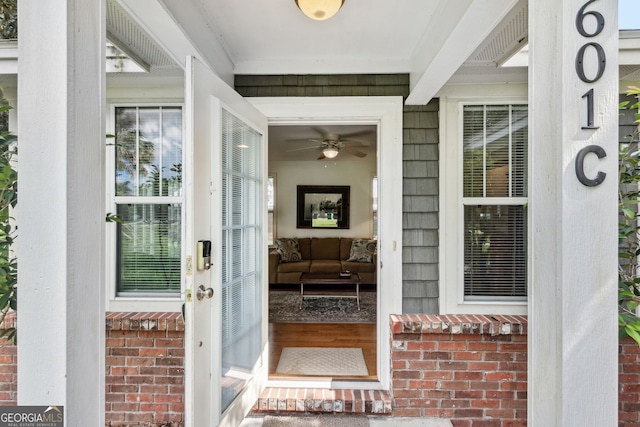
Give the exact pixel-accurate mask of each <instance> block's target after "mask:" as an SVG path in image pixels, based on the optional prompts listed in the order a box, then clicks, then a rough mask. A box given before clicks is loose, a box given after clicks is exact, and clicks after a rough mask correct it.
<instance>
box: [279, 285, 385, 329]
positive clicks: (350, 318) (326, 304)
mask: <svg viewBox="0 0 640 427" xmlns="http://www.w3.org/2000/svg"><path fill="white" fill-rule="evenodd" d="M269 322H271V323H284V322H304V323H376V292H360V311H358V306H357V304H356V300H355V298H309V299H305V300H304V303H303V304H302V310H301V309H300V292H297V291H270V292H269Z"/></svg>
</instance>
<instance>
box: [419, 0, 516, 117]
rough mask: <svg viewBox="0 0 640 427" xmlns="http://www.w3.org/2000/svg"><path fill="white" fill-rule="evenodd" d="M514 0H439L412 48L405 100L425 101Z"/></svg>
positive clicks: (489, 30)
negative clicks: (421, 34)
mask: <svg viewBox="0 0 640 427" xmlns="http://www.w3.org/2000/svg"><path fill="white" fill-rule="evenodd" d="M518 1H519V0H462V1H456V2H455V3H454V2H442V3H441V4H440V6H439V10H438V11H437V12H436V13H435V15H434V18H433V20H432V21H433V25H429V30H428V31H427V32H426V33H425V34H424V35H423V37H422V39H421V41H420V43H419V44H418V46H417V48H416V50H415V52H414V55H413V57H414V58H415V59H414V61H415V62H414V67H413V71H412V72H411V73H410V81H411V93H410V94H409V97H408V98H407V100H406V104H407V105H423V104H427V103H428V102H429V101H430V100H431V99H432V98H433V97H434V95H435V94H436V93H437V92H438V91H439V90H440V88H442V86H444V85H445V83H447V81H448V80H449V78H450V77H451V76H452V75H453V74H454V73H455V72H456V70H458V68H459V67H460V66H461V65H462V64H464V62H465V61H466V60H467V59H468V58H469V56H470V55H471V54H472V53H473V52H474V51H475V50H476V49H477V48H478V46H480V44H482V43H483V42H484V41H485V39H486V38H487V37H488V36H489V35H490V34H491V33H492V32H493V30H494V29H495V28H496V27H497V26H498V25H499V24H500V22H502V20H503V18H504V17H505V16H506V15H507V14H508V13H509V11H511V9H512V8H513V7H514V6H515V5H516V4H517V3H518ZM454 4H455V7H454Z"/></svg>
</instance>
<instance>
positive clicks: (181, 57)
mask: <svg viewBox="0 0 640 427" xmlns="http://www.w3.org/2000/svg"><path fill="white" fill-rule="evenodd" d="M116 1H117V2H118V4H119V5H120V6H121V7H122V8H123V9H124V10H125V11H126V12H127V13H128V14H129V15H131V17H132V18H133V19H134V20H135V21H136V22H137V23H138V25H140V27H141V28H142V29H143V30H144V31H145V32H146V33H147V34H148V35H149V37H151V38H152V39H153V40H154V41H155V42H156V43H157V44H158V45H159V46H161V47H162V49H163V50H164V51H165V52H166V53H167V55H168V56H169V57H170V58H171V59H172V60H173V61H175V63H176V64H178V65H180V67H182V68H183V69H185V68H186V64H185V60H186V58H187V56H194V57H196V58H198V59H200V60H201V61H202V62H204V63H205V64H207V65H208V66H209V68H211V69H212V70H213V71H214V72H215V73H216V74H217V75H218V76H219V77H220V78H221V79H222V80H223V81H224V82H225V83H227V84H228V85H230V86H233V74H234V73H233V63H232V62H231V60H230V59H229V56H228V55H227V54H226V53H225V52H224V49H223V48H222V46H221V45H220V43H219V42H218V39H217V37H216V36H215V34H214V33H213V31H212V30H211V28H210V27H209V26H208V25H207V23H206V22H205V20H204V18H203V14H202V13H201V12H200V11H199V10H198V9H197V7H195V6H194V5H193V3H192V2H191V1H187V0H116ZM181 23H182V25H181Z"/></svg>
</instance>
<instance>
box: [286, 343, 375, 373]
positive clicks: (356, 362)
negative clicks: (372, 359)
mask: <svg viewBox="0 0 640 427" xmlns="http://www.w3.org/2000/svg"><path fill="white" fill-rule="evenodd" d="M276 374H281V375H322V376H349V377H352V376H366V375H369V371H368V370H367V364H366V363H365V361H364V356H363V355H362V349H361V348H326V347H285V348H283V349H282V354H281V355H280V361H279V362H278V368H277V369H276Z"/></svg>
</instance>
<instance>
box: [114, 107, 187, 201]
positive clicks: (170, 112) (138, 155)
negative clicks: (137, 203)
mask: <svg viewBox="0 0 640 427" xmlns="http://www.w3.org/2000/svg"><path fill="white" fill-rule="evenodd" d="M115 118H116V119H115V120H116V123H115V129H116V140H115V143H116V195H117V196H160V195H162V196H180V195H181V194H182V193H181V192H182V176H181V175H182V109H181V108H180V107H119V108H116V113H115Z"/></svg>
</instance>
